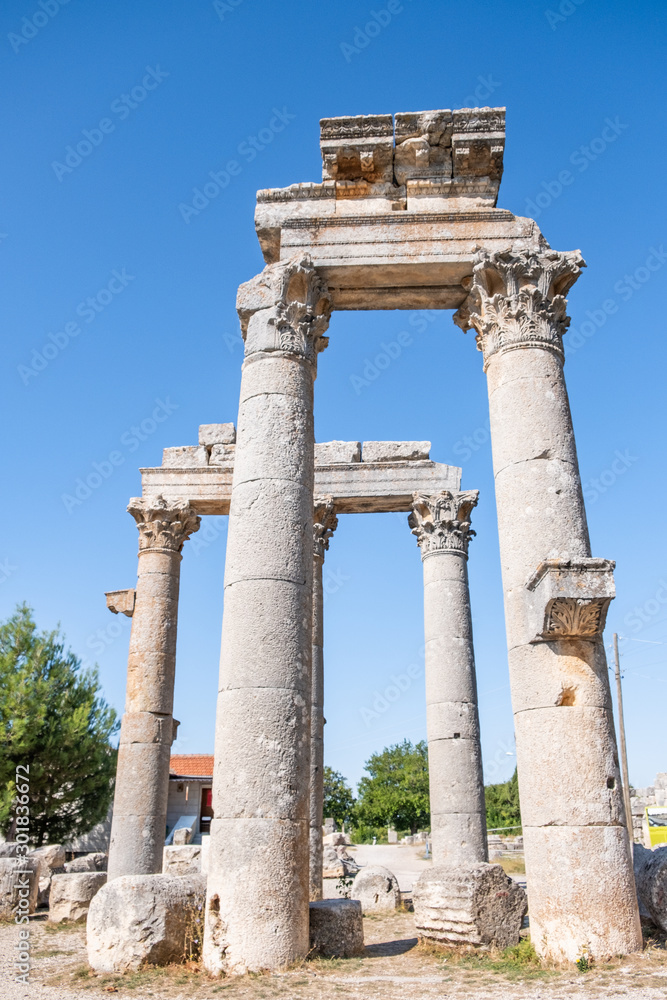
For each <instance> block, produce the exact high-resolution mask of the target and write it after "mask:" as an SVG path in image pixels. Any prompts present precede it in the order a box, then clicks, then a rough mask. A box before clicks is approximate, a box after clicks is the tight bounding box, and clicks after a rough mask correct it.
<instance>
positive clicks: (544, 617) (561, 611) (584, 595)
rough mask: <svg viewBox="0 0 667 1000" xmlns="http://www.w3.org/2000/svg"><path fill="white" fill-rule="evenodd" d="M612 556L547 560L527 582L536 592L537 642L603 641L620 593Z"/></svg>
mask: <svg viewBox="0 0 667 1000" xmlns="http://www.w3.org/2000/svg"><path fill="white" fill-rule="evenodd" d="M614 566H615V563H614V562H613V560H611V559H577V560H574V559H572V560H570V559H566V560H563V559H546V560H545V561H544V562H541V563H540V565H539V566H538V567H537V569H536V571H535V573H534V574H533V576H532V577H531V578H530V580H529V581H528V583H527V585H526V586H527V589H528V590H529V591H531V592H533V593H534V594H535V597H536V598H537V600H536V602H535V605H534V607H535V629H536V632H537V635H536V636H535V638H534V639H533V640H532V641H533V642H555V641H556V640H559V639H591V640H596V641H597V640H600V639H601V638H602V633H603V631H604V627H605V622H606V620H607V611H608V609H609V605H610V603H611V601H612V600H613V599H614V597H615V596H616V590H615V587H614V576H613V571H614Z"/></svg>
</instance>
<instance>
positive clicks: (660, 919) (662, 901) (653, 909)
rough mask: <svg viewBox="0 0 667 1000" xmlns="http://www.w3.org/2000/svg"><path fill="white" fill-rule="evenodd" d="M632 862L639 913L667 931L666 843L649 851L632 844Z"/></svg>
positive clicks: (639, 845)
mask: <svg viewBox="0 0 667 1000" xmlns="http://www.w3.org/2000/svg"><path fill="white" fill-rule="evenodd" d="M633 862H634V870H635V884H636V886H637V899H638V901H639V912H640V915H641V916H643V917H645V916H646V915H647V914H648V916H649V917H650V918H651V920H652V921H653V923H654V924H655V925H656V927H659V928H660V929H661V930H663V931H667V845H665V846H664V847H658V848H656V849H655V850H653V851H650V850H648V849H647V848H646V847H643V846H642V845H641V844H634V845H633Z"/></svg>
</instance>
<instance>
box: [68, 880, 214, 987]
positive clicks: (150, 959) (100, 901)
mask: <svg viewBox="0 0 667 1000" xmlns="http://www.w3.org/2000/svg"><path fill="white" fill-rule="evenodd" d="M205 901H206V877H205V876H204V875H191V876H189V877H188V878H181V877H179V876H177V875H121V876H120V877H118V878H115V879H114V880H113V881H112V882H107V884H106V885H105V886H103V887H102V889H101V890H100V891H99V892H98V894H97V895H96V896H95V898H94V899H93V901H92V903H91V905H90V910H89V913H88V926H87V940H88V961H89V963H90V965H91V966H92V968H93V969H95V971H96V972H124V971H125V970H126V969H138V968H139V966H140V965H142V964H147V965H168V964H170V963H171V962H182V961H184V960H185V959H186V958H187V957H188V955H187V949H188V944H189V942H190V943H192V944H193V948H194V949H197V948H198V942H199V940H200V937H201V933H203V913H204V904H205Z"/></svg>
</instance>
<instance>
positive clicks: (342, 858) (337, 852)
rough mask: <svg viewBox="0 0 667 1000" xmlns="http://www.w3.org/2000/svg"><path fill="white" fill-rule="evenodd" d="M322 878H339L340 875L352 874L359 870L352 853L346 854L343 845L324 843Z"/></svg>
mask: <svg viewBox="0 0 667 1000" xmlns="http://www.w3.org/2000/svg"><path fill="white" fill-rule="evenodd" d="M322 867H323V871H322V878H340V877H341V875H354V874H355V873H356V872H358V871H359V865H358V864H357V863H356V861H355V860H354V858H353V857H352V855H350V854H348V852H347V851H346V850H345V847H344V846H343V845H340V846H339V847H332V846H331V845H326V846H325V847H324V850H323V854H322Z"/></svg>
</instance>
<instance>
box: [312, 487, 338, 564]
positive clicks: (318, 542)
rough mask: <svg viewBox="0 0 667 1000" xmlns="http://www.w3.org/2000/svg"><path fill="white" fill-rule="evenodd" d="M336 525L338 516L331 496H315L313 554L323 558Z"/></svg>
mask: <svg viewBox="0 0 667 1000" xmlns="http://www.w3.org/2000/svg"><path fill="white" fill-rule="evenodd" d="M337 527H338V518H337V517H336V513H335V510H334V502H333V497H330V496H326V497H315V500H314V505H313V544H314V555H315V556H316V557H317V556H319V558H320V559H324V553H325V552H326V551H327V549H328V548H329V539H330V538H331V536H332V535H333V533H334V531H335V530H336V528H337Z"/></svg>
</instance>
